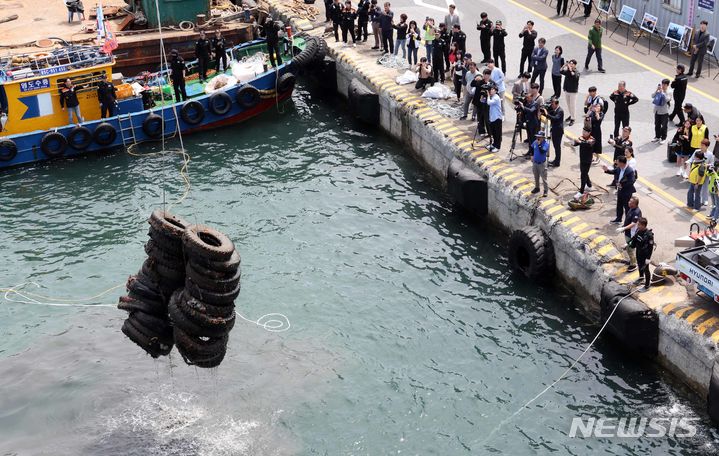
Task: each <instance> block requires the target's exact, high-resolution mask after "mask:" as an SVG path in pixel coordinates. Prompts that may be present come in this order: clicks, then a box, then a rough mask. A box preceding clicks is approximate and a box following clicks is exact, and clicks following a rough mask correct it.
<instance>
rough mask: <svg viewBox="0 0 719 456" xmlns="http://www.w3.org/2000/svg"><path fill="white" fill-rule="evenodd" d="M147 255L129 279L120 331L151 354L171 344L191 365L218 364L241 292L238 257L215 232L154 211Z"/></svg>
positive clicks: (156, 354)
mask: <svg viewBox="0 0 719 456" xmlns="http://www.w3.org/2000/svg"><path fill="white" fill-rule="evenodd" d="M149 223H150V230H149V232H148V235H149V237H150V239H149V240H148V241H147V244H145V252H146V253H147V255H148V256H147V259H146V260H145V262H144V263H143V265H142V268H141V269H140V271H139V272H138V273H137V274H136V275H133V276H130V277H129V278H128V280H127V292H128V293H127V295H126V296H122V297H121V298H120V300H119V303H118V306H117V307H118V308H119V309H122V310H125V311H127V312H129V313H130V315H129V316H128V318H127V319H126V320H125V322H124V324H123V325H122V332H123V333H124V334H125V335H126V336H127V337H129V338H130V340H132V341H133V342H135V343H136V344H137V345H139V346H140V347H141V348H142V349H143V350H145V351H146V352H147V353H148V354H149V355H150V356H152V357H153V358H157V357H159V356H166V355H168V354H169V353H170V352H171V351H172V347H173V345H176V346H177V350H178V351H179V352H180V355H182V358H183V359H184V360H185V362H186V363H187V364H189V365H195V366H198V367H206V368H209V367H216V366H218V365H219V364H220V363H221V362H222V360H223V359H224V357H225V353H226V350H227V341H228V336H229V332H230V330H231V329H232V327H233V326H234V324H235V304H234V302H235V299H237V296H238V295H239V294H240V277H241V270H240V255H239V253H238V252H237V250H236V249H235V246H234V244H233V243H232V241H231V240H230V239H229V238H228V237H227V236H226V235H224V234H222V233H220V232H219V231H217V230H215V229H213V228H210V227H207V226H203V225H190V224H189V223H188V222H186V221H185V220H183V219H181V218H180V217H177V216H174V215H172V214H170V213H168V212H164V211H160V210H155V211H154V212H153V213H152V215H151V216H150V220H149Z"/></svg>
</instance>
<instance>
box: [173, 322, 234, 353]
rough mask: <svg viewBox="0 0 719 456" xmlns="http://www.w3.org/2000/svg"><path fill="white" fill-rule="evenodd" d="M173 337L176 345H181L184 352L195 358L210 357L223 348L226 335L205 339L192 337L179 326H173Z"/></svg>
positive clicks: (226, 338)
mask: <svg viewBox="0 0 719 456" xmlns="http://www.w3.org/2000/svg"><path fill="white" fill-rule="evenodd" d="M173 338H174V340H175V343H176V344H177V346H178V347H182V349H183V350H184V351H185V353H186V354H188V355H190V356H191V357H193V358H195V357H197V358H211V357H214V356H217V354H218V353H221V352H223V351H224V350H225V347H226V346H227V340H228V339H229V337H228V335H227V334H225V335H223V336H221V337H210V338H208V339H207V340H203V339H200V338H199V337H194V336H192V335H191V334H188V333H186V332H185V331H183V330H181V329H180V328H175V330H174V334H173Z"/></svg>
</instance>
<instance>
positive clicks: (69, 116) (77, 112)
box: [65, 105, 83, 124]
mask: <svg viewBox="0 0 719 456" xmlns="http://www.w3.org/2000/svg"><path fill="white" fill-rule="evenodd" d="M65 109H67V123H69V124H71V123H72V114H73V113H75V119H77V122H76V123H82V122H83V120H82V116H81V115H80V105H77V106H75V107H74V108H65Z"/></svg>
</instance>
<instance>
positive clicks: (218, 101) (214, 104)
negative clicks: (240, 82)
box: [207, 92, 232, 116]
mask: <svg viewBox="0 0 719 456" xmlns="http://www.w3.org/2000/svg"><path fill="white" fill-rule="evenodd" d="M207 104H208V105H209V106H210V111H212V113H213V114H214V115H216V116H224V115H225V114H227V113H228V112H230V109H232V98H231V97H230V96H229V95H228V94H227V92H215V93H213V94H212V95H211V96H210V99H209V100H207Z"/></svg>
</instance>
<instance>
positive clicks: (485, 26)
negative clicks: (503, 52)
mask: <svg viewBox="0 0 719 456" xmlns="http://www.w3.org/2000/svg"><path fill="white" fill-rule="evenodd" d="M479 17H480V18H481V20H480V21H479V22H478V23H477V30H479V44H480V47H481V48H482V62H480V63H487V61H488V60H489V59H491V58H492V54H491V49H492V44H491V43H492V21H491V19H489V18H488V17H487V13H485V12H482V14H480V15H479Z"/></svg>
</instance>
